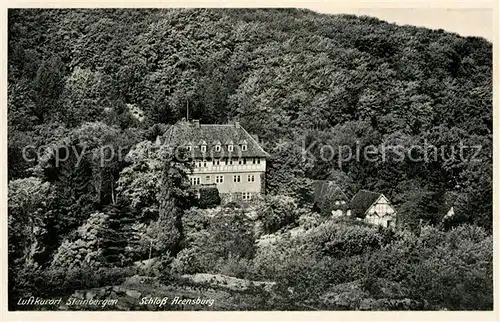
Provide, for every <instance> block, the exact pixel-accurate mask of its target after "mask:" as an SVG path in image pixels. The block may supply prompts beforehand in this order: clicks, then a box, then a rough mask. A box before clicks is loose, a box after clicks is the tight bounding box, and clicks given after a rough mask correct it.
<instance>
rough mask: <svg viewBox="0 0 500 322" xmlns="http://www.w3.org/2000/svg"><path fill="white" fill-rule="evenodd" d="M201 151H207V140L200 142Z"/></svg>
mask: <svg viewBox="0 0 500 322" xmlns="http://www.w3.org/2000/svg"><path fill="white" fill-rule="evenodd" d="M200 151H201V152H207V142H205V141H201V142H200Z"/></svg>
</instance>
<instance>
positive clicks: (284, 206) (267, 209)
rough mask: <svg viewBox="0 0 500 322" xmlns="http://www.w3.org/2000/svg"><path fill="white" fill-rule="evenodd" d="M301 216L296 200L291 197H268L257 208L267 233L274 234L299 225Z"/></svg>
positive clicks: (258, 215)
mask: <svg viewBox="0 0 500 322" xmlns="http://www.w3.org/2000/svg"><path fill="white" fill-rule="evenodd" d="M299 216H300V214H299V212H298V206H297V203H296V202H295V199H293V198H292V197H289V196H284V195H276V196H266V197H265V198H264V200H263V202H261V203H259V205H258V206H257V218H258V219H259V220H260V221H261V222H262V227H263V229H264V231H265V232H266V233H270V234H272V233H274V232H276V231H278V230H279V229H281V228H283V227H286V226H289V225H297V221H298V218H299Z"/></svg>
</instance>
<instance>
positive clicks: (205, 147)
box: [186, 144, 248, 152]
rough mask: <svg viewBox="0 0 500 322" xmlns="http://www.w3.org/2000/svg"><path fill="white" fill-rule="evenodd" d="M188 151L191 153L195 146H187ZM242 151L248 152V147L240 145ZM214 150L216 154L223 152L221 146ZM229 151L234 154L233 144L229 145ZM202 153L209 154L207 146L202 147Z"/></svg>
mask: <svg viewBox="0 0 500 322" xmlns="http://www.w3.org/2000/svg"><path fill="white" fill-rule="evenodd" d="M186 149H187V150H188V151H191V150H192V149H193V146H191V145H187V146H186ZM240 149H241V151H246V150H247V149H248V146H247V145H246V144H241V145H240ZM214 150H215V152H220V151H221V146H220V145H216V146H215V149H214ZM227 150H228V151H229V152H232V151H233V150H234V148H233V145H232V144H228V145H227ZM200 151H201V152H207V146H206V145H200Z"/></svg>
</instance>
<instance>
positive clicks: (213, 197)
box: [198, 187, 221, 209]
mask: <svg viewBox="0 0 500 322" xmlns="http://www.w3.org/2000/svg"><path fill="white" fill-rule="evenodd" d="M220 203H221V198H220V195H219V190H218V189H217V188H212V187H210V188H201V189H200V198H199V201H198V204H199V206H200V208H202V209H206V208H213V207H215V206H218V205H220Z"/></svg>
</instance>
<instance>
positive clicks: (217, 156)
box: [164, 120, 269, 202]
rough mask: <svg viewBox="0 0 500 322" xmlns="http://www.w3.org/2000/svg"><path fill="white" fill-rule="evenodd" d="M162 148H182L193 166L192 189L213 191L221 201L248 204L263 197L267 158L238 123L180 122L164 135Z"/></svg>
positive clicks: (253, 139) (190, 176) (255, 141)
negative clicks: (207, 188) (216, 191)
mask: <svg viewBox="0 0 500 322" xmlns="http://www.w3.org/2000/svg"><path fill="white" fill-rule="evenodd" d="M164 144H167V145H169V146H183V147H185V149H186V151H187V157H188V158H190V159H191V160H192V161H193V162H194V169H193V172H192V173H191V174H189V180H190V181H191V185H193V186H195V187H217V189H218V190H219V194H220V196H221V198H222V200H223V201H225V202H227V201H233V200H242V201H251V200H255V199H257V198H258V197H259V196H260V195H263V194H264V193H265V173H266V158H268V157H269V154H268V153H267V152H265V151H264V149H263V148H262V147H261V146H260V145H259V143H258V139H257V138H256V137H254V136H252V135H250V134H249V133H248V132H247V131H246V130H245V129H244V128H243V127H242V126H241V125H240V123H239V122H234V123H233V124H200V122H199V121H197V120H193V121H191V122H186V121H181V122H178V123H176V124H174V125H172V126H171V127H170V128H169V129H168V130H167V131H166V132H165V134H164Z"/></svg>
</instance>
